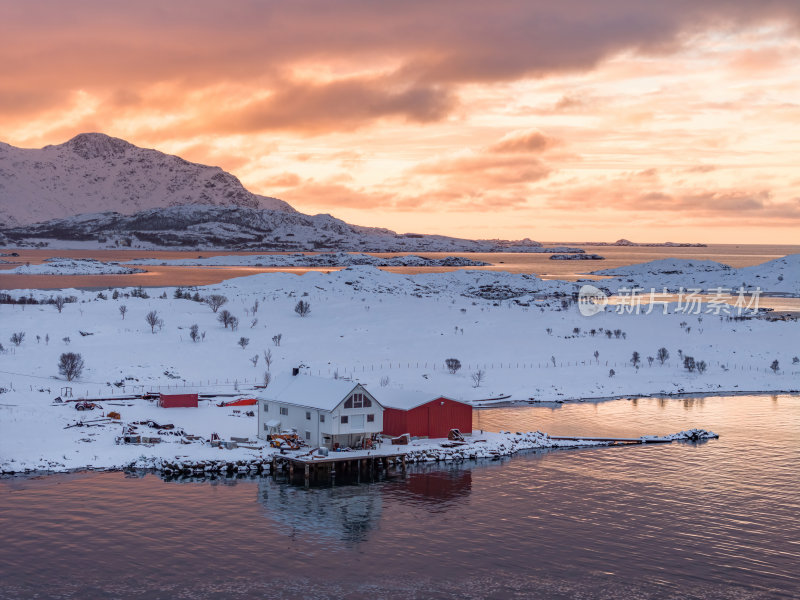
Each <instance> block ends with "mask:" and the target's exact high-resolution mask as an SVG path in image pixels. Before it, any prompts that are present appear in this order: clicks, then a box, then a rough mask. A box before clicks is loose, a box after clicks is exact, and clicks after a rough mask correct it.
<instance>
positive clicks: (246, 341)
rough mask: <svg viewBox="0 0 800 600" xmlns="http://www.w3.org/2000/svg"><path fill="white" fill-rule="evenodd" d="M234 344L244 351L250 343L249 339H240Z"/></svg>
mask: <svg viewBox="0 0 800 600" xmlns="http://www.w3.org/2000/svg"><path fill="white" fill-rule="evenodd" d="M236 343H237V344H239V345H240V346H241V347H242V350H244V349H245V348H247V344H249V343H250V338H246V337H240V338H239V341H238V342H236Z"/></svg>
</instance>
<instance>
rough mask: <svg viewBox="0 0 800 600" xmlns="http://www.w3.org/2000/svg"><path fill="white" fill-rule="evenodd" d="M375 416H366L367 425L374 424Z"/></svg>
mask: <svg viewBox="0 0 800 600" xmlns="http://www.w3.org/2000/svg"><path fill="white" fill-rule="evenodd" d="M374 422H375V415H367V423H374Z"/></svg>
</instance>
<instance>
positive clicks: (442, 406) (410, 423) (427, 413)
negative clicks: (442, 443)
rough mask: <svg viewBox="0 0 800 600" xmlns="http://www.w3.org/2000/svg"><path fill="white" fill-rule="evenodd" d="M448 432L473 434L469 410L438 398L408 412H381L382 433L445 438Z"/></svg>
mask: <svg viewBox="0 0 800 600" xmlns="http://www.w3.org/2000/svg"><path fill="white" fill-rule="evenodd" d="M451 429H460V430H461V431H462V432H463V433H471V432H472V407H471V406H470V405H469V404H464V403H463V402H456V401H455V400H450V399H449V398H437V399H436V400H431V401H430V402H426V403H425V404H422V405H421V406H417V407H415V408H412V409H411V410H401V409H399V408H386V409H385V410H384V411H383V433H385V434H387V435H401V434H403V433H410V434H411V435H412V436H428V437H432V438H444V437H447V434H448V433H449V432H450V430H451Z"/></svg>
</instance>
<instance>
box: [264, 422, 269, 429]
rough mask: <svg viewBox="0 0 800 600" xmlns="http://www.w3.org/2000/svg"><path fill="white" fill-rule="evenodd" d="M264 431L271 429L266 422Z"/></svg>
mask: <svg viewBox="0 0 800 600" xmlns="http://www.w3.org/2000/svg"><path fill="white" fill-rule="evenodd" d="M264 431H269V427H267V424H266V423H264Z"/></svg>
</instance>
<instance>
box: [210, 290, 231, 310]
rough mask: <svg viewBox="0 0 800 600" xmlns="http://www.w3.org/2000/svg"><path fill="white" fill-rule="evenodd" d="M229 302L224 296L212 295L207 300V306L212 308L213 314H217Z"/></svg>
mask: <svg viewBox="0 0 800 600" xmlns="http://www.w3.org/2000/svg"><path fill="white" fill-rule="evenodd" d="M227 301H228V299H227V298H226V297H225V296H223V295H222V294H212V295H210V296H209V297H208V298H206V304H208V305H209V306H210V307H211V311H212V312H217V311H218V310H219V309H220V307H221V306H222V305H223V304H225V303H226V302H227Z"/></svg>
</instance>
